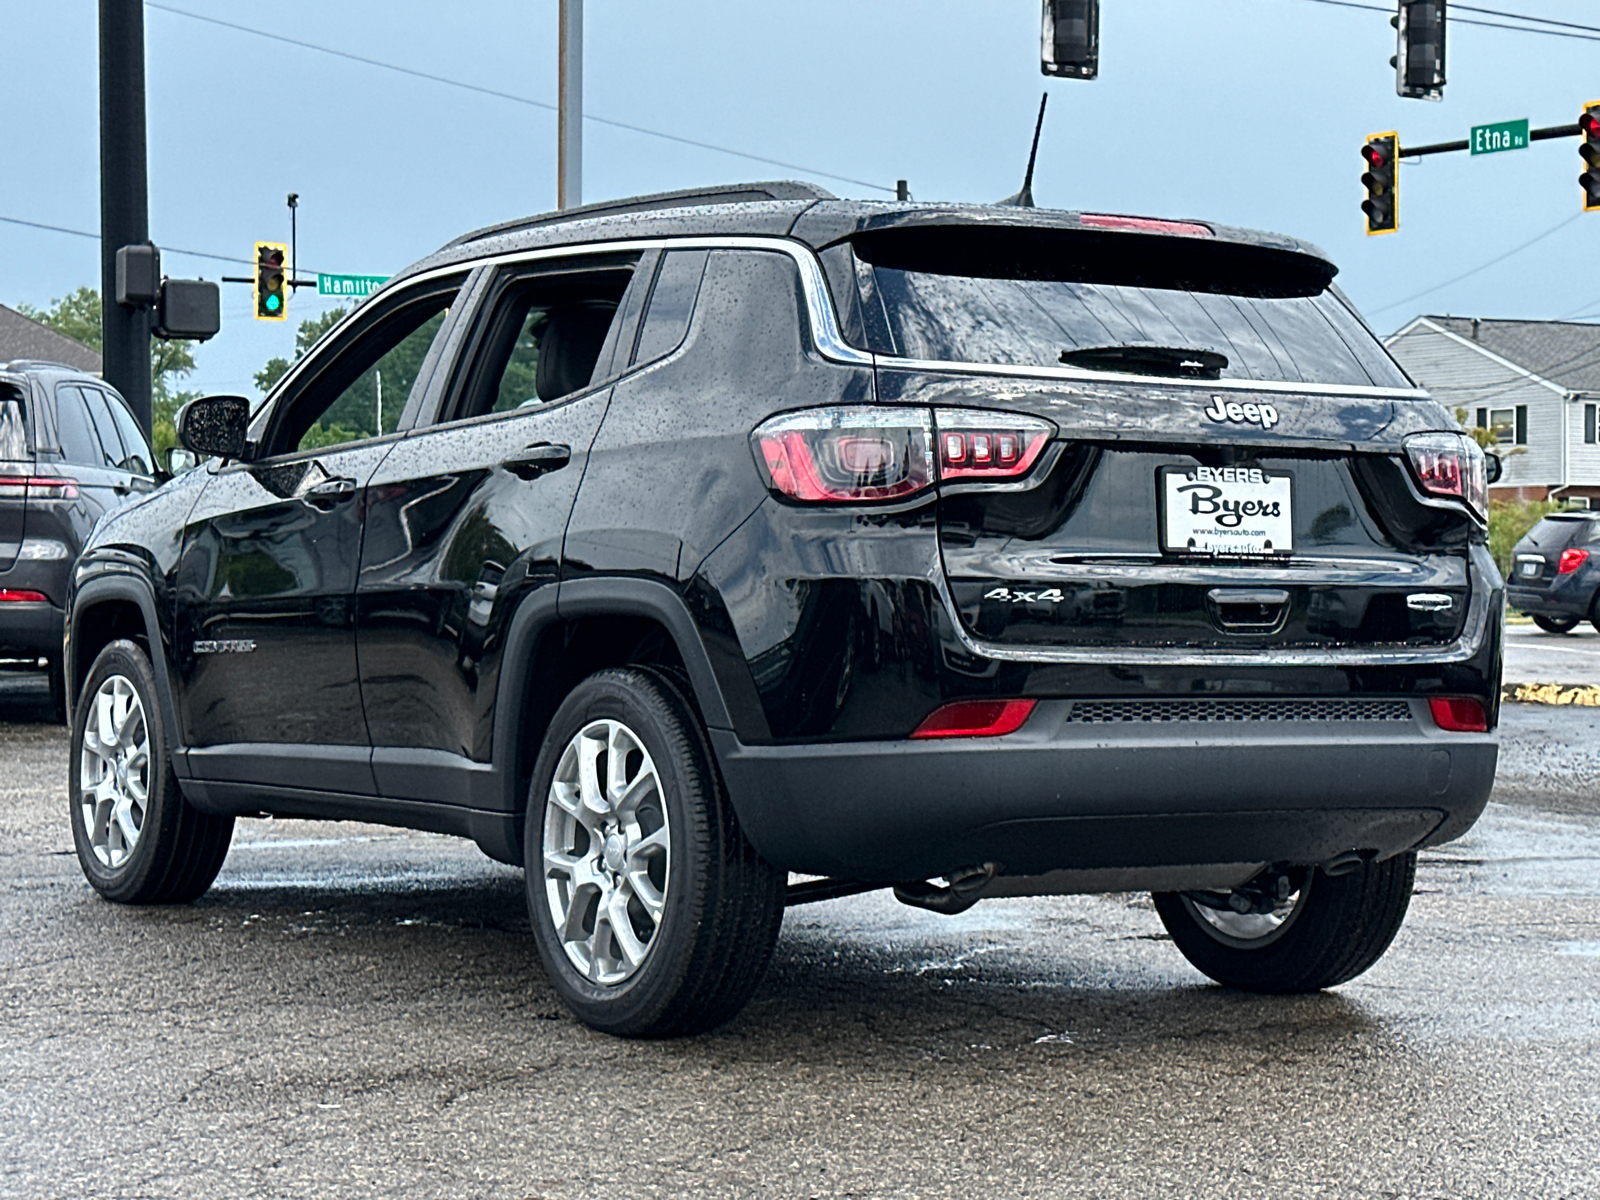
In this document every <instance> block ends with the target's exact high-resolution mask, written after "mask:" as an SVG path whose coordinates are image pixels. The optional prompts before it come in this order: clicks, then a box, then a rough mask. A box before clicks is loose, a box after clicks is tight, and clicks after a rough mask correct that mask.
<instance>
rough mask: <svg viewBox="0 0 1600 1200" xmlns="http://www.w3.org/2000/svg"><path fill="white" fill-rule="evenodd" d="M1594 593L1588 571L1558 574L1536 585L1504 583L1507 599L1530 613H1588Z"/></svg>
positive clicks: (1517, 607) (1547, 615)
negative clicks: (1523, 585) (1521, 585)
mask: <svg viewBox="0 0 1600 1200" xmlns="http://www.w3.org/2000/svg"><path fill="white" fill-rule="evenodd" d="M1580 576H1581V577H1580ZM1594 594H1595V583H1594V580H1592V579H1590V578H1588V573H1587V572H1574V573H1573V574H1571V575H1557V576H1556V577H1555V578H1554V579H1552V580H1550V581H1548V582H1546V583H1543V584H1541V585H1540V586H1538V587H1518V586H1517V585H1516V584H1515V583H1508V584H1506V603H1507V604H1508V605H1510V606H1511V607H1512V608H1515V609H1519V610H1520V611H1522V612H1525V613H1528V614H1529V615H1530V616H1532V615H1538V616H1541V617H1577V618H1580V619H1581V618H1583V617H1587V616H1588V615H1589V606H1590V604H1592V603H1593V601H1594Z"/></svg>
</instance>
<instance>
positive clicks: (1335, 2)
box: [1306, 0, 1600, 42]
mask: <svg viewBox="0 0 1600 1200" xmlns="http://www.w3.org/2000/svg"><path fill="white" fill-rule="evenodd" d="M1306 3H1308V4H1327V5H1331V6H1332V7H1334V8H1359V9H1361V10H1363V11H1364V12H1376V13H1383V14H1385V15H1386V16H1393V15H1394V11H1395V10H1394V8H1393V7H1392V6H1391V7H1388V8H1385V7H1383V6H1381V5H1377V4H1361V3H1358V2H1357V0H1306ZM1451 7H1452V8H1453V9H1456V8H1459V9H1467V11H1469V12H1482V13H1488V14H1490V15H1493V16H1503V17H1511V18H1513V19H1515V20H1519V21H1536V22H1539V23H1541V24H1546V25H1563V26H1568V25H1570V27H1571V28H1572V29H1583V30H1591V31H1592V33H1571V32H1568V31H1567V30H1566V29H1530V28H1528V27H1527V26H1525V25H1504V24H1501V23H1500V22H1498V21H1475V20H1473V19H1472V18H1471V17H1456V16H1452V17H1450V18H1449V20H1450V24H1452V25H1477V26H1479V27H1481V28H1484V29H1506V30H1510V31H1511V32H1512V33H1539V34H1543V35H1544V36H1545V37H1558V38H1569V39H1571V40H1573V41H1578V42H1600V26H1595V25H1573V24H1571V23H1570V22H1567V21H1552V20H1550V19H1548V18H1546V17H1534V16H1528V15H1526V14H1523V13H1502V12H1499V11H1497V10H1495V9H1489V8H1467V6H1466V5H1463V4H1457V5H1452V6H1451Z"/></svg>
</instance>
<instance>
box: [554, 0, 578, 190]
mask: <svg viewBox="0 0 1600 1200" xmlns="http://www.w3.org/2000/svg"><path fill="white" fill-rule="evenodd" d="M560 19H561V30H560V36H559V41H560V49H559V53H560V55H561V69H560V83H559V85H558V88H557V90H558V92H559V96H558V99H559V101H560V105H559V112H558V114H557V117H556V207H557V208H575V207H577V206H578V205H579V204H582V203H583V0H561V18H560Z"/></svg>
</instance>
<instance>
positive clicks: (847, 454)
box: [751, 407, 934, 501]
mask: <svg viewBox="0 0 1600 1200" xmlns="http://www.w3.org/2000/svg"><path fill="white" fill-rule="evenodd" d="M751 439H752V440H753V441H754V442H755V446H756V453H757V457H758V459H759V461H760V463H761V465H762V466H763V467H765V468H766V473H767V481H768V482H769V483H770V484H771V485H772V486H773V487H774V488H776V489H777V490H778V491H780V492H782V493H783V494H784V495H785V496H788V497H789V498H790V499H793V500H812V501H817V500H823V501H827V500H832V501H840V500H846V501H862V500H901V499H904V498H905V497H907V496H914V495H916V494H917V493H918V492H920V491H923V490H924V489H926V488H928V487H931V486H932V485H933V479H934V467H933V429H932V423H931V421H930V419H929V416H928V410H927V409H925V408H907V409H898V408H866V407H863V408H817V409H811V410H808V411H806V412H797V413H785V414H784V415H782V416H779V417H774V418H772V420H770V421H766V422H763V423H762V424H761V425H759V426H757V428H756V431H755V432H754V433H753V434H751Z"/></svg>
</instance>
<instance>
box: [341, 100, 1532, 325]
mask: <svg viewBox="0 0 1600 1200" xmlns="http://www.w3.org/2000/svg"><path fill="white" fill-rule="evenodd" d="M1522 124H1523V126H1524V127H1526V126H1527V124H1528V123H1527V122H1526V121H1524V122H1523V123H1522ZM388 280H389V277H388V276H387V275H323V274H322V273H321V272H318V274H317V295H319V296H354V297H356V298H357V299H360V298H362V297H364V296H370V295H372V293H373V292H375V291H377V290H378V289H379V288H380V287H382V286H383V285H384V284H385V283H387V282H388Z"/></svg>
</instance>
